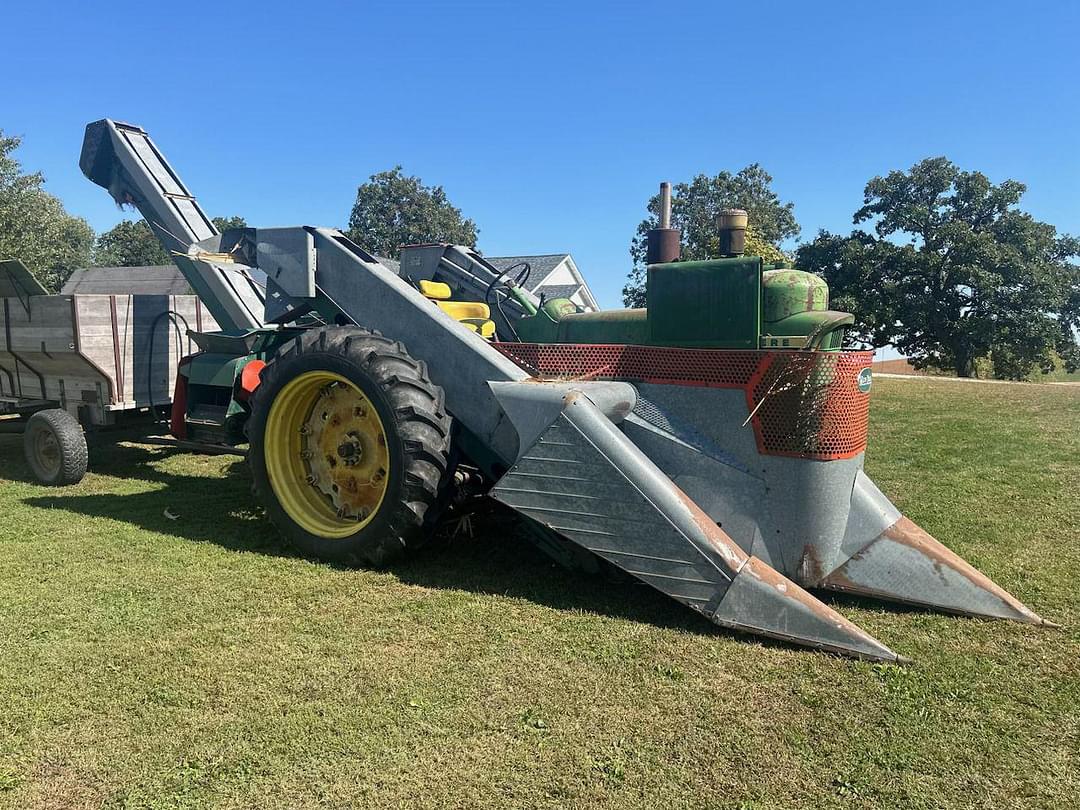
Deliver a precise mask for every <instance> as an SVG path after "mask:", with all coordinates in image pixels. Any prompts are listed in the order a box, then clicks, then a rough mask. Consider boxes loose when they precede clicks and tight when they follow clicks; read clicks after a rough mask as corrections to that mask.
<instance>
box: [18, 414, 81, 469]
mask: <svg viewBox="0 0 1080 810" xmlns="http://www.w3.org/2000/svg"><path fill="white" fill-rule="evenodd" d="M23 451H24V452H25V453H26V463H27V464H29V465H30V469H31V471H32V472H33V473H34V476H35V477H36V478H37V479H38V480H39V481H41V483H43V484H50V485H53V486H66V485H68V484H77V483H79V481H81V480H82V478H83V476H84V475H86V464H87V450H86V436H85V435H84V434H83V429H82V425H80V424H79V421H78V420H77V419H76V418H75V417H74V416H72V415H71V414H70V413H68V412H67V411H65V410H61V409H60V408H50V409H48V410H44V411H38V412H37V413H35V414H34V415H33V416H31V417H30V419H29V420H28V421H27V423H26V430H25V431H24V432H23Z"/></svg>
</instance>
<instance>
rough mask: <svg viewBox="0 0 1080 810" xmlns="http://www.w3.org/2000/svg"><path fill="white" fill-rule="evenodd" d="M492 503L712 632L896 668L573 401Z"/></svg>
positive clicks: (584, 400)
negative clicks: (620, 573)
mask: <svg viewBox="0 0 1080 810" xmlns="http://www.w3.org/2000/svg"><path fill="white" fill-rule="evenodd" d="M491 494H492V496H493V497H495V498H496V499H497V500H499V501H502V502H503V503H506V504H508V505H509V506H511V507H513V508H514V509H516V510H518V511H519V512H521V513H523V514H524V515H526V516H528V517H529V518H531V519H532V520H535V521H536V522H538V523H540V524H542V525H544V526H546V527H548V528H549V529H551V530H553V531H555V532H558V533H559V534H561V535H562V536H564V537H566V538H567V539H568V540H570V541H571V542H573V543H576V544H577V545H579V546H581V547H583V548H585V549H587V550H588V551H590V552H591V553H593V554H595V555H597V556H598V557H600V558H602V559H604V560H606V561H608V562H609V563H611V564H612V565H615V566H616V567H618V568H621V569H622V570H624V571H626V572H627V573H629V574H631V575H633V576H634V577H636V578H638V579H639V580H641V581H642V582H644V583H646V584H648V585H651V586H652V587H654V588H656V589H657V590H659V591H661V592H663V593H665V594H667V595H668V596H670V597H672V598H673V599H676V600H677V601H679V602H682V603H683V604H685V605H687V606H688V607H690V608H692V609H694V610H696V611H698V612H699V613H701V614H702V615H704V616H706V617H707V618H710V619H711V620H712V621H714V622H716V623H717V624H720V625H723V626H725V627H730V628H734V629H738V630H743V631H748V632H754V633H760V634H764V635H768V636H773V637H776V638H782V639H784V640H787V641H791V642H794V643H798V644H808V645H810V646H812V647H819V648H825V649H830V650H835V651H838V652H844V653H845V654H848V655H855V656H859V657H865V658H870V659H873V660H880V661H896V660H897V656H896V654H895V653H893V652H892V651H891V650H889V649H888V648H887V647H885V646H884V645H882V644H881V643H879V642H877V641H876V640H875V639H873V638H871V637H870V636H868V635H867V634H866V633H864V632H863V631H862V630H860V629H859V628H857V627H855V625H853V624H851V623H850V622H848V621H847V620H845V619H843V617H841V616H840V615H839V614H837V613H836V612H835V611H833V610H832V609H830V608H829V607H827V606H826V605H824V604H822V603H821V602H818V601H817V600H816V599H814V598H813V597H812V596H810V595H809V594H807V593H806V592H805V591H803V590H802V589H801V588H799V587H798V586H796V585H795V583H793V582H790V581H788V580H786V579H785V578H784V577H782V576H781V575H780V574H778V573H777V572H776V571H774V570H772V569H771V568H770V567H769V566H768V565H766V564H765V563H764V562H762V561H760V560H755V559H753V558H750V557H748V556H747V555H746V554H745V553H744V552H743V551H742V550H741V549H740V548H739V547H738V546H737V545H736V544H735V543H734V542H733V541H732V540H731V538H729V537H728V536H727V535H726V534H725V533H724V532H723V531H722V530H721V529H720V528H718V527H717V526H716V524H715V523H713V522H712V521H711V520H710V518H709V517H708V516H707V515H705V513H704V512H702V511H701V509H699V508H698V507H697V505H696V504H695V503H694V502H693V501H691V500H690V499H689V498H688V497H687V496H686V494H685V493H683V492H682V491H680V490H679V488H678V487H676V486H675V485H674V484H672V482H671V481H670V480H669V479H668V478H667V477H666V476H665V475H664V474H663V473H662V472H661V471H660V470H659V469H658V468H657V467H656V465H654V464H653V463H652V462H651V461H650V460H649V459H648V457H646V456H645V455H644V454H643V453H642V452H641V451H640V450H639V449H638V448H637V447H636V446H635V445H634V444H633V443H632V442H631V441H630V440H629V439H628V438H627V437H626V436H625V435H624V434H623V433H621V432H620V431H619V429H618V428H617V427H616V426H615V425H614V424H613V423H612V422H611V421H610V420H609V419H607V418H606V417H605V416H604V415H603V413H601V411H600V409H599V408H597V407H596V406H595V405H594V404H593V403H592V402H591V401H590V400H589V398H588V397H587V396H585V395H584V394H578V393H571V394H569V395H568V396H566V398H565V407H564V409H563V411H562V412H561V413H559V414H558V416H557V417H556V418H555V421H554V422H553V423H552V424H551V426H550V427H549V428H548V429H547V430H546V431H545V432H544V433H543V434H542V435H541V436H540V437H539V439H538V440H537V441H536V442H535V443H534V444H533V445H532V446H531V447H529V448H528V449H527V450H526V451H525V452H524V453H523V454H522V456H521V457H520V458H519V459H518V461H517V463H516V464H515V465H514V466H513V467H512V468H511V469H510V470H509V471H508V472H507V474H506V475H505V476H503V478H502V479H500V480H499V482H498V483H497V484H496V485H495V487H494V489H493V490H492V493H491Z"/></svg>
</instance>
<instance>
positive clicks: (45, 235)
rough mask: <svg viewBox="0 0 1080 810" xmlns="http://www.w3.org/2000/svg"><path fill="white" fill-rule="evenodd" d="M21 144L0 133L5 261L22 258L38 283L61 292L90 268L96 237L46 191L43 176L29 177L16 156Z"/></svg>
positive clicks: (0, 227)
mask: <svg viewBox="0 0 1080 810" xmlns="http://www.w3.org/2000/svg"><path fill="white" fill-rule="evenodd" d="M20 143H21V139H20V138H17V137H5V136H4V133H3V131H2V130H0V259H19V260H21V261H22V263H23V264H24V265H26V267H27V268H28V269H29V270H30V272H31V273H33V274H34V275H35V276H36V277H37V278H38V280H39V281H41V283H42V284H43V285H44V286H45V287H46V288H47V289H51V290H59V288H60V287H61V286H62V285H63V283H64V282H65V281H66V280H67V278H68V276H70V275H71V273H72V271H73V270H75V269H76V268H78V267H85V266H86V265H88V264H89V263H90V250H91V247H92V245H93V243H94V232H93V230H92V229H91V227H90V225H89V224H88V223H87V222H86V220H84V219H82V218H80V217H74V216H71V215H70V214H69V213H68V212H67V211H65V210H64V206H63V203H61V202H60V200H58V199H57V198H56V197H54V196H53V195H52V194H49V193H48V192H47V191H45V188H44V184H45V178H44V177H43V176H42V174H41V173H40V172H32V173H29V174H28V173H25V172H24V171H23V168H22V165H21V164H20V163H19V161H18V160H16V158H15V156H14V152H15V150H16V149H17V148H18V147H19V144H20Z"/></svg>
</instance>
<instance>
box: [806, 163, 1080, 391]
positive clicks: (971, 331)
mask: <svg viewBox="0 0 1080 810" xmlns="http://www.w3.org/2000/svg"><path fill="white" fill-rule="evenodd" d="M1024 191H1025V186H1024V185H1023V184H1022V183H1019V182H1016V181H1015V180H1005V181H1004V182H1002V183H999V184H996V185H995V184H993V183H991V182H990V180H989V179H988V178H987V177H986V176H985V175H984V174H982V173H980V172H970V171H962V170H960V169H959V168H958V167H957V166H956V165H955V164H953V163H952V162H951V161H949V160H947V159H946V158H944V157H938V158H929V159H926V160H923V161H921V162H919V163H917V164H915V165H914V166H912V167H911V169H909V170H908V171H892V172H890V173H889V174H888V175H886V176H884V177H875V178H873V179H872V180H871V181H870V182H869V183H867V185H866V188H865V191H864V198H863V206H862V208H860V209H859V210H858V211H856V212H855V216H854V222H855V224H861V223H871V224H872V225H873V234H870V233H868V232H865V231H861V230H856V231H853V232H852V233H851V234H850V235H848V236H839V235H836V234H832V233H828V232H825V231H823V232H821V233H820V234H819V235H818V237H817V238H816V239H815V240H814V241H813V242H810V243H808V244H806V245H803V246H802V247H801V248H800V249H799V251H798V261H799V264H800V266H801V267H803V269H806V270H811V271H814V272H817V273H819V274H821V275H822V276H824V278H825V279H826V280H827V281H828V282H829V288H830V290H831V292H832V305H833V306H834V308H838V309H848V310H850V311H852V312H855V313H856V315H857V324H858V325H859V326H858V331H857V332H856V333H855V336H856V337H857V338H858V339H859V340H860V341H861V342H862V343H864V344H866V345H869V346H873V347H880V346H884V345H887V344H892V345H894V346H895V347H896V348H897V349H899V350H900V351H901V352H902V353H904V354H905V355H906V356H908V357H909V358H911V360H912V362H913V363H914V364H915V365H916V366H917V367H935V368H940V369H946V370H951V371H954V372H955V373H956V374H957V375H958V376H961V377H970V376H972V375H973V374H974V373H975V368H976V361H977V360H980V359H981V358H987V357H989V358H990V359H991V361H992V365H993V369H994V374H995V376H998V377H1001V378H1008V379H1021V378H1024V377H1026V376H1028V375H1029V374H1030V373H1031V372H1032V370H1033V369H1035V368H1041V369H1043V370H1044V371H1045V370H1050V369H1052V368H1053V363H1054V359H1053V353H1054V352H1055V351H1056V352H1057V353H1058V354H1060V355H1061V357H1063V358H1064V360H1065V362H1066V365H1067V366H1068V367H1069V368H1074V367H1075V366H1076V364H1077V361H1078V359H1080V349H1078V346H1077V338H1076V335H1077V332H1076V330H1077V328H1080V270H1078V268H1077V265H1076V264H1074V263H1072V259H1074V258H1075V257H1076V256H1077V255H1080V242H1078V240H1077V239H1075V238H1073V237H1070V236H1063V235H1059V234H1058V233H1057V231H1056V230H1055V229H1054V227H1053V226H1052V225H1049V224H1047V223H1045V222H1039V221H1038V220H1036V219H1035V218H1034V217H1032V216H1031V215H1030V214H1028V213H1025V212H1024V211H1021V210H1020V209H1019V207H1018V206H1019V203H1020V200H1021V197H1022V196H1023V194H1024Z"/></svg>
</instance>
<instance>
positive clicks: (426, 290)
mask: <svg viewBox="0 0 1080 810" xmlns="http://www.w3.org/2000/svg"><path fill="white" fill-rule="evenodd" d="M420 292H422V293H423V294H424V297H425V298H430V299H432V300H433V301H449V300H450V295H451V290H450V285H449V284H443V283H442V282H441V281H421V282H420Z"/></svg>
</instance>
